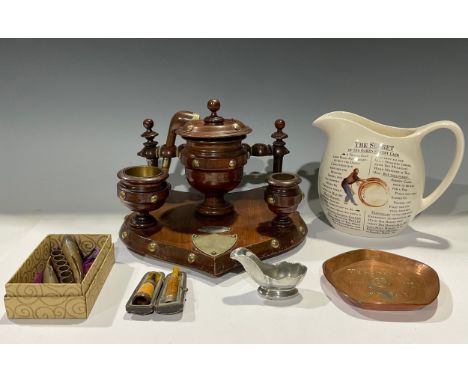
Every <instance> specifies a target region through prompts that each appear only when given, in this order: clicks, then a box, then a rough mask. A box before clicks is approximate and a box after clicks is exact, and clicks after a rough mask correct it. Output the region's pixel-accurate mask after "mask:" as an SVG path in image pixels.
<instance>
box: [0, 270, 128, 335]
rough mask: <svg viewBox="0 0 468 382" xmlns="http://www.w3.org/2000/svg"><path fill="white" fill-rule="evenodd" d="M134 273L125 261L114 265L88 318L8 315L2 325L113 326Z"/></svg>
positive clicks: (122, 307)
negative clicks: (31, 317)
mask: <svg viewBox="0 0 468 382" xmlns="http://www.w3.org/2000/svg"><path fill="white" fill-rule="evenodd" d="M132 273H133V268H132V267H130V266H128V265H127V264H123V263H116V264H114V266H113V267H112V270H111V272H110V273H109V276H107V280H106V282H105V283H104V286H103V288H102V290H101V292H100V293H99V296H98V298H97V300H96V303H95V304H94V307H93V309H92V310H91V312H90V314H89V317H88V318H87V319H68V318H67V319H29V318H25V319H13V320H10V319H8V317H7V316H6V314H4V315H3V317H2V318H1V319H0V325H12V324H15V325H21V326H39V327H41V326H42V327H45V326H68V325H72V326H73V325H76V326H83V327H109V326H112V323H113V322H114V319H115V317H116V315H117V310H119V309H125V308H124V304H123V303H122V298H123V296H125V293H126V292H127V286H128V284H129V282H130V278H131V276H132Z"/></svg>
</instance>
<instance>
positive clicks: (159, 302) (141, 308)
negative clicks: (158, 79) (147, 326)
mask: <svg viewBox="0 0 468 382" xmlns="http://www.w3.org/2000/svg"><path fill="white" fill-rule="evenodd" d="M151 273H152V272H147V273H146V274H145V275H144V276H143V277H142V279H141V280H140V282H139V283H138V285H137V287H136V288H135V290H134V291H133V293H132V295H131V296H130V298H129V299H128V302H127V304H126V306H125V308H126V310H127V312H128V313H133V314H140V315H146V314H151V313H158V314H176V313H180V312H182V311H183V309H184V304H185V295H186V293H187V274H186V273H185V272H179V283H178V289H177V294H176V297H175V299H174V300H173V301H171V302H165V301H164V295H165V291H166V288H167V284H168V281H169V280H170V276H171V273H169V274H168V275H167V276H165V275H164V273H163V272H155V273H157V274H158V275H159V278H158V281H157V283H156V285H155V288H154V292H153V296H152V299H151V301H150V303H149V304H145V305H139V304H135V303H134V302H135V301H134V300H135V296H136V295H137V293H138V291H139V290H140V288H141V287H142V285H143V284H144V283H145V281H146V280H147V278H148V276H149V275H150V274H151Z"/></svg>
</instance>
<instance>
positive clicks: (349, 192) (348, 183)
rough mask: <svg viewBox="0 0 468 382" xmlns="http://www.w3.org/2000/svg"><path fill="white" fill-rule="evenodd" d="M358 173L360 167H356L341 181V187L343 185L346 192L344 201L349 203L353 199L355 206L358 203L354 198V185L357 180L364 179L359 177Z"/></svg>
mask: <svg viewBox="0 0 468 382" xmlns="http://www.w3.org/2000/svg"><path fill="white" fill-rule="evenodd" d="M358 174H359V169H358V168H355V169H354V170H353V172H352V173H351V174H349V175H348V176H347V177H346V178H344V179H343V180H342V181H341V187H343V190H344V192H345V194H346V197H345V200H344V202H345V203H348V202H349V201H350V200H351V203H353V204H354V205H355V206H357V203H356V202H355V200H354V191H353V188H352V185H353V184H354V183H356V182H363V181H364V180H363V179H361V178H359V176H358Z"/></svg>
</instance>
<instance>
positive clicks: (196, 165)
mask: <svg viewBox="0 0 468 382" xmlns="http://www.w3.org/2000/svg"><path fill="white" fill-rule="evenodd" d="M192 166H193V167H195V168H198V167H200V162H199V161H198V159H194V160H193V161H192Z"/></svg>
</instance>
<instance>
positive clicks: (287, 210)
mask: <svg viewBox="0 0 468 382" xmlns="http://www.w3.org/2000/svg"><path fill="white" fill-rule="evenodd" d="M267 183H268V187H267V188H266V190H265V202H266V203H267V204H268V208H269V209H270V211H272V212H273V213H275V214H276V217H275V218H274V219H273V221H272V224H273V225H274V226H277V227H288V226H290V225H291V224H293V222H292V220H291V218H290V217H289V215H290V214H291V213H293V212H295V211H296V210H297V206H298V205H299V203H300V202H301V200H302V199H303V195H304V194H303V193H302V191H301V189H300V188H299V183H301V178H299V177H298V176H297V175H296V174H292V173H288V172H278V173H274V174H271V175H269V176H268V177H267Z"/></svg>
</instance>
